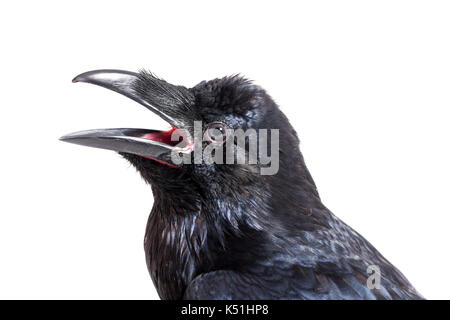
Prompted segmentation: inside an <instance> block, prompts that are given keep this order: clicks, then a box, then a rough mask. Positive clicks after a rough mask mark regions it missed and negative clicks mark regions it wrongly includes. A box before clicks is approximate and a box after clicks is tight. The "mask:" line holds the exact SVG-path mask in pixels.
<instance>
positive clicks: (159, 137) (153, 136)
mask: <svg viewBox="0 0 450 320" xmlns="http://www.w3.org/2000/svg"><path fill="white" fill-rule="evenodd" d="M175 130H176V128H175V127H172V129H170V130H167V131H161V132H154V133H146V134H144V135H143V136H142V138H144V139H148V140H152V141H158V142H162V143H164V144H168V145H171V146H174V145H176V144H178V142H179V141H172V139H171V137H172V132H174V131H175Z"/></svg>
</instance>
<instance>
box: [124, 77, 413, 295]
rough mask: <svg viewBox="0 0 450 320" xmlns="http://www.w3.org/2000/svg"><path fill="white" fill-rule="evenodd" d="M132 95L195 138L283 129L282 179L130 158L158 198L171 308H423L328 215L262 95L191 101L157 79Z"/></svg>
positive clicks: (154, 219)
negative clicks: (386, 302) (205, 304)
mask: <svg viewBox="0 0 450 320" xmlns="http://www.w3.org/2000/svg"><path fill="white" fill-rule="evenodd" d="M131 85H132V92H133V94H135V95H134V96H133V99H135V100H137V101H138V100H139V101H144V102H145V101H147V102H148V103H149V104H151V105H152V106H153V107H155V108H156V109H158V110H164V115H165V116H166V117H167V118H170V119H172V120H173V119H175V120H174V122H175V123H176V125H177V126H178V127H183V128H184V129H187V130H188V131H189V132H192V130H193V121H195V120H198V121H202V122H203V123H211V122H215V121H220V122H222V123H226V124H227V125H228V126H229V127H231V128H235V129H236V128H241V129H244V130H246V129H249V128H253V129H262V128H266V129H273V128H277V129H280V138H279V142H280V150H279V154H280V163H279V170H278V172H277V173H276V174H275V175H261V174H260V172H259V164H256V165H250V164H234V165H217V164H206V163H201V164H183V165H180V168H173V167H170V166H167V165H165V164H164V163H161V162H156V161H154V160H152V159H149V158H146V157H142V156H140V155H137V154H131V153H128V152H123V151H122V150H118V151H121V154H122V155H123V156H124V157H125V158H126V159H127V160H129V161H130V162H131V163H132V164H133V165H134V166H135V167H136V168H137V170H138V171H139V172H140V173H141V175H142V177H143V178H144V180H145V181H146V182H148V183H149V184H150V185H151V187H152V190H153V195H154V206H153V209H152V211H151V214H150V217H149V219H148V225H147V230H146V234H145V254H146V260H147V266H148V269H149V272H150V274H151V277H152V279H153V282H154V284H155V287H156V289H157V291H158V293H159V295H160V297H161V298H162V299H421V298H422V297H421V295H420V294H419V293H417V291H416V290H415V289H414V288H413V287H412V285H411V284H410V283H409V282H408V280H407V279H406V278H405V277H404V276H403V275H402V274H401V273H400V271H398V270H397V269H396V268H395V267H394V266H393V265H392V264H390V263H389V262H388V261H387V260H386V259H385V258H384V257H383V256H382V255H381V254H380V253H379V252H378V251H377V250H376V249H375V248H374V247H373V246H372V245H371V244H370V243H369V242H368V241H366V240H365V239H364V238H363V237H362V236H361V235H359V234H358V233H357V232H355V231H354V230H353V229H351V228H350V227H349V226H347V225H346V224H345V223H343V222H342V221H341V220H339V219H338V218H337V217H335V216H334V215H333V213H332V212H331V211H330V210H328V209H327V208H326V207H325V206H324V205H323V203H322V201H321V199H320V197H319V194H318V192H317V189H316V186H315V183H314V181H313V179H312V177H311V175H310V173H309V171H308V169H307V167H306V165H305V162H304V160H303V157H302V154H301V152H300V150H299V140H298V138H297V134H296V132H295V130H294V129H293V128H292V126H291V125H290V123H289V121H288V119H287V118H286V117H285V115H284V114H283V113H282V112H281V111H280V109H279V107H278V106H277V105H276V103H275V102H274V101H273V100H272V99H271V97H270V96H269V95H268V94H267V93H266V92H265V91H264V90H263V89H262V88H260V87H258V86H256V85H254V84H253V83H252V82H251V81H249V80H246V79H244V78H242V77H240V76H232V77H225V78H222V79H216V80H212V81H207V82H205V81H204V82H201V83H200V84H198V85H196V86H195V87H193V88H191V89H187V88H185V87H181V86H174V85H171V84H169V83H167V82H165V81H164V80H161V79H158V78H156V77H154V76H153V75H152V74H150V73H147V72H142V73H140V74H139V75H138V76H137V77H136V78H135V80H134V81H133V82H132V84H131ZM116 91H117V90H116ZM371 265H375V266H378V267H379V268H380V275H381V278H380V280H381V282H380V284H381V286H380V287H379V288H378V289H370V288H369V287H368V286H367V279H368V277H369V274H368V270H367V268H368V266H371Z"/></svg>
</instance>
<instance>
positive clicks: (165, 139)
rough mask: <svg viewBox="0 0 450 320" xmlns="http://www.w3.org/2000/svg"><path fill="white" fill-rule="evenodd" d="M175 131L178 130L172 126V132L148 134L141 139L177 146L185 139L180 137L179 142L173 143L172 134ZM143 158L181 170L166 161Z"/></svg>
mask: <svg viewBox="0 0 450 320" xmlns="http://www.w3.org/2000/svg"><path fill="white" fill-rule="evenodd" d="M175 130H177V128H175V127H174V126H172V128H171V129H170V130H167V131H159V132H152V133H146V134H144V135H143V136H142V137H141V138H144V139H148V140H152V141H158V142H161V143H164V144H167V145H170V146H176V145H177V144H179V143H180V142H181V141H183V138H182V137H180V139H179V140H178V141H172V133H173V132H174V131H175ZM143 157H144V158H147V159H150V160H153V161H156V162H158V163H161V164H164V165H166V166H168V167H171V168H176V169H180V168H179V167H177V166H175V165H173V164H171V163H168V162H165V161H162V160H159V159H155V158H152V157H148V156H143Z"/></svg>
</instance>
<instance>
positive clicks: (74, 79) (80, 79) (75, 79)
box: [72, 74, 83, 83]
mask: <svg viewBox="0 0 450 320" xmlns="http://www.w3.org/2000/svg"><path fill="white" fill-rule="evenodd" d="M82 76H83V74H79V75H77V76H76V77H75V78H73V79H72V83H77V82H80V81H83V78H82Z"/></svg>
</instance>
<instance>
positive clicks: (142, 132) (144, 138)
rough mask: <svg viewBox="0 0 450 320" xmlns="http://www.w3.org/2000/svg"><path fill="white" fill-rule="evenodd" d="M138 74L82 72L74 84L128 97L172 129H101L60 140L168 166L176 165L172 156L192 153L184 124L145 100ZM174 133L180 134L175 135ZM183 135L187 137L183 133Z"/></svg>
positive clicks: (74, 134) (106, 71) (66, 136)
mask: <svg viewBox="0 0 450 320" xmlns="http://www.w3.org/2000/svg"><path fill="white" fill-rule="evenodd" d="M138 80H139V74H137V73H134V72H129V71H121V70H97V71H89V72H86V73H82V74H80V75H78V76H76V77H75V78H74V79H73V80H72V82H86V83H91V84H95V85H98V86H101V87H104V88H107V89H110V90H113V91H116V92H118V93H120V94H123V95H124V96H126V97H129V98H131V99H133V100H135V101H136V102H138V103H140V104H142V105H144V106H145V107H146V108H148V109H149V110H151V111H153V112H154V113H156V114H157V115H158V116H160V117H161V118H162V119H164V120H166V121H167V122H169V123H170V124H171V125H172V127H173V129H172V130H170V131H158V130H147V129H127V128H122V129H98V130H86V131H79V132H75V133H71V134H67V135H64V136H62V137H61V138H60V140H62V141H65V142H70V143H75V144H79V145H84V146H89V147H94V148H101V149H108V150H114V151H117V152H124V153H131V154H136V155H140V156H143V157H147V158H150V159H153V160H156V161H158V162H162V163H165V164H167V165H169V166H176V165H175V164H174V163H173V161H172V154H173V153H174V152H175V153H178V154H179V153H187V152H191V147H190V145H191V144H190V140H189V137H188V135H187V134H186V133H184V132H183V130H176V129H181V128H180V126H181V125H182V123H181V122H180V121H179V120H177V119H174V118H173V117H171V116H170V115H169V114H167V112H165V110H164V109H163V108H162V107H161V106H154V105H151V104H149V103H148V102H147V101H146V100H144V99H142V98H141V97H140V96H139V94H138V93H137V92H136V91H135V90H134V88H133V85H134V83H135V82H136V81H138ZM175 131H178V132H177V135H172V134H173V133H174V132H175ZM183 133H184V134H183Z"/></svg>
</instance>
